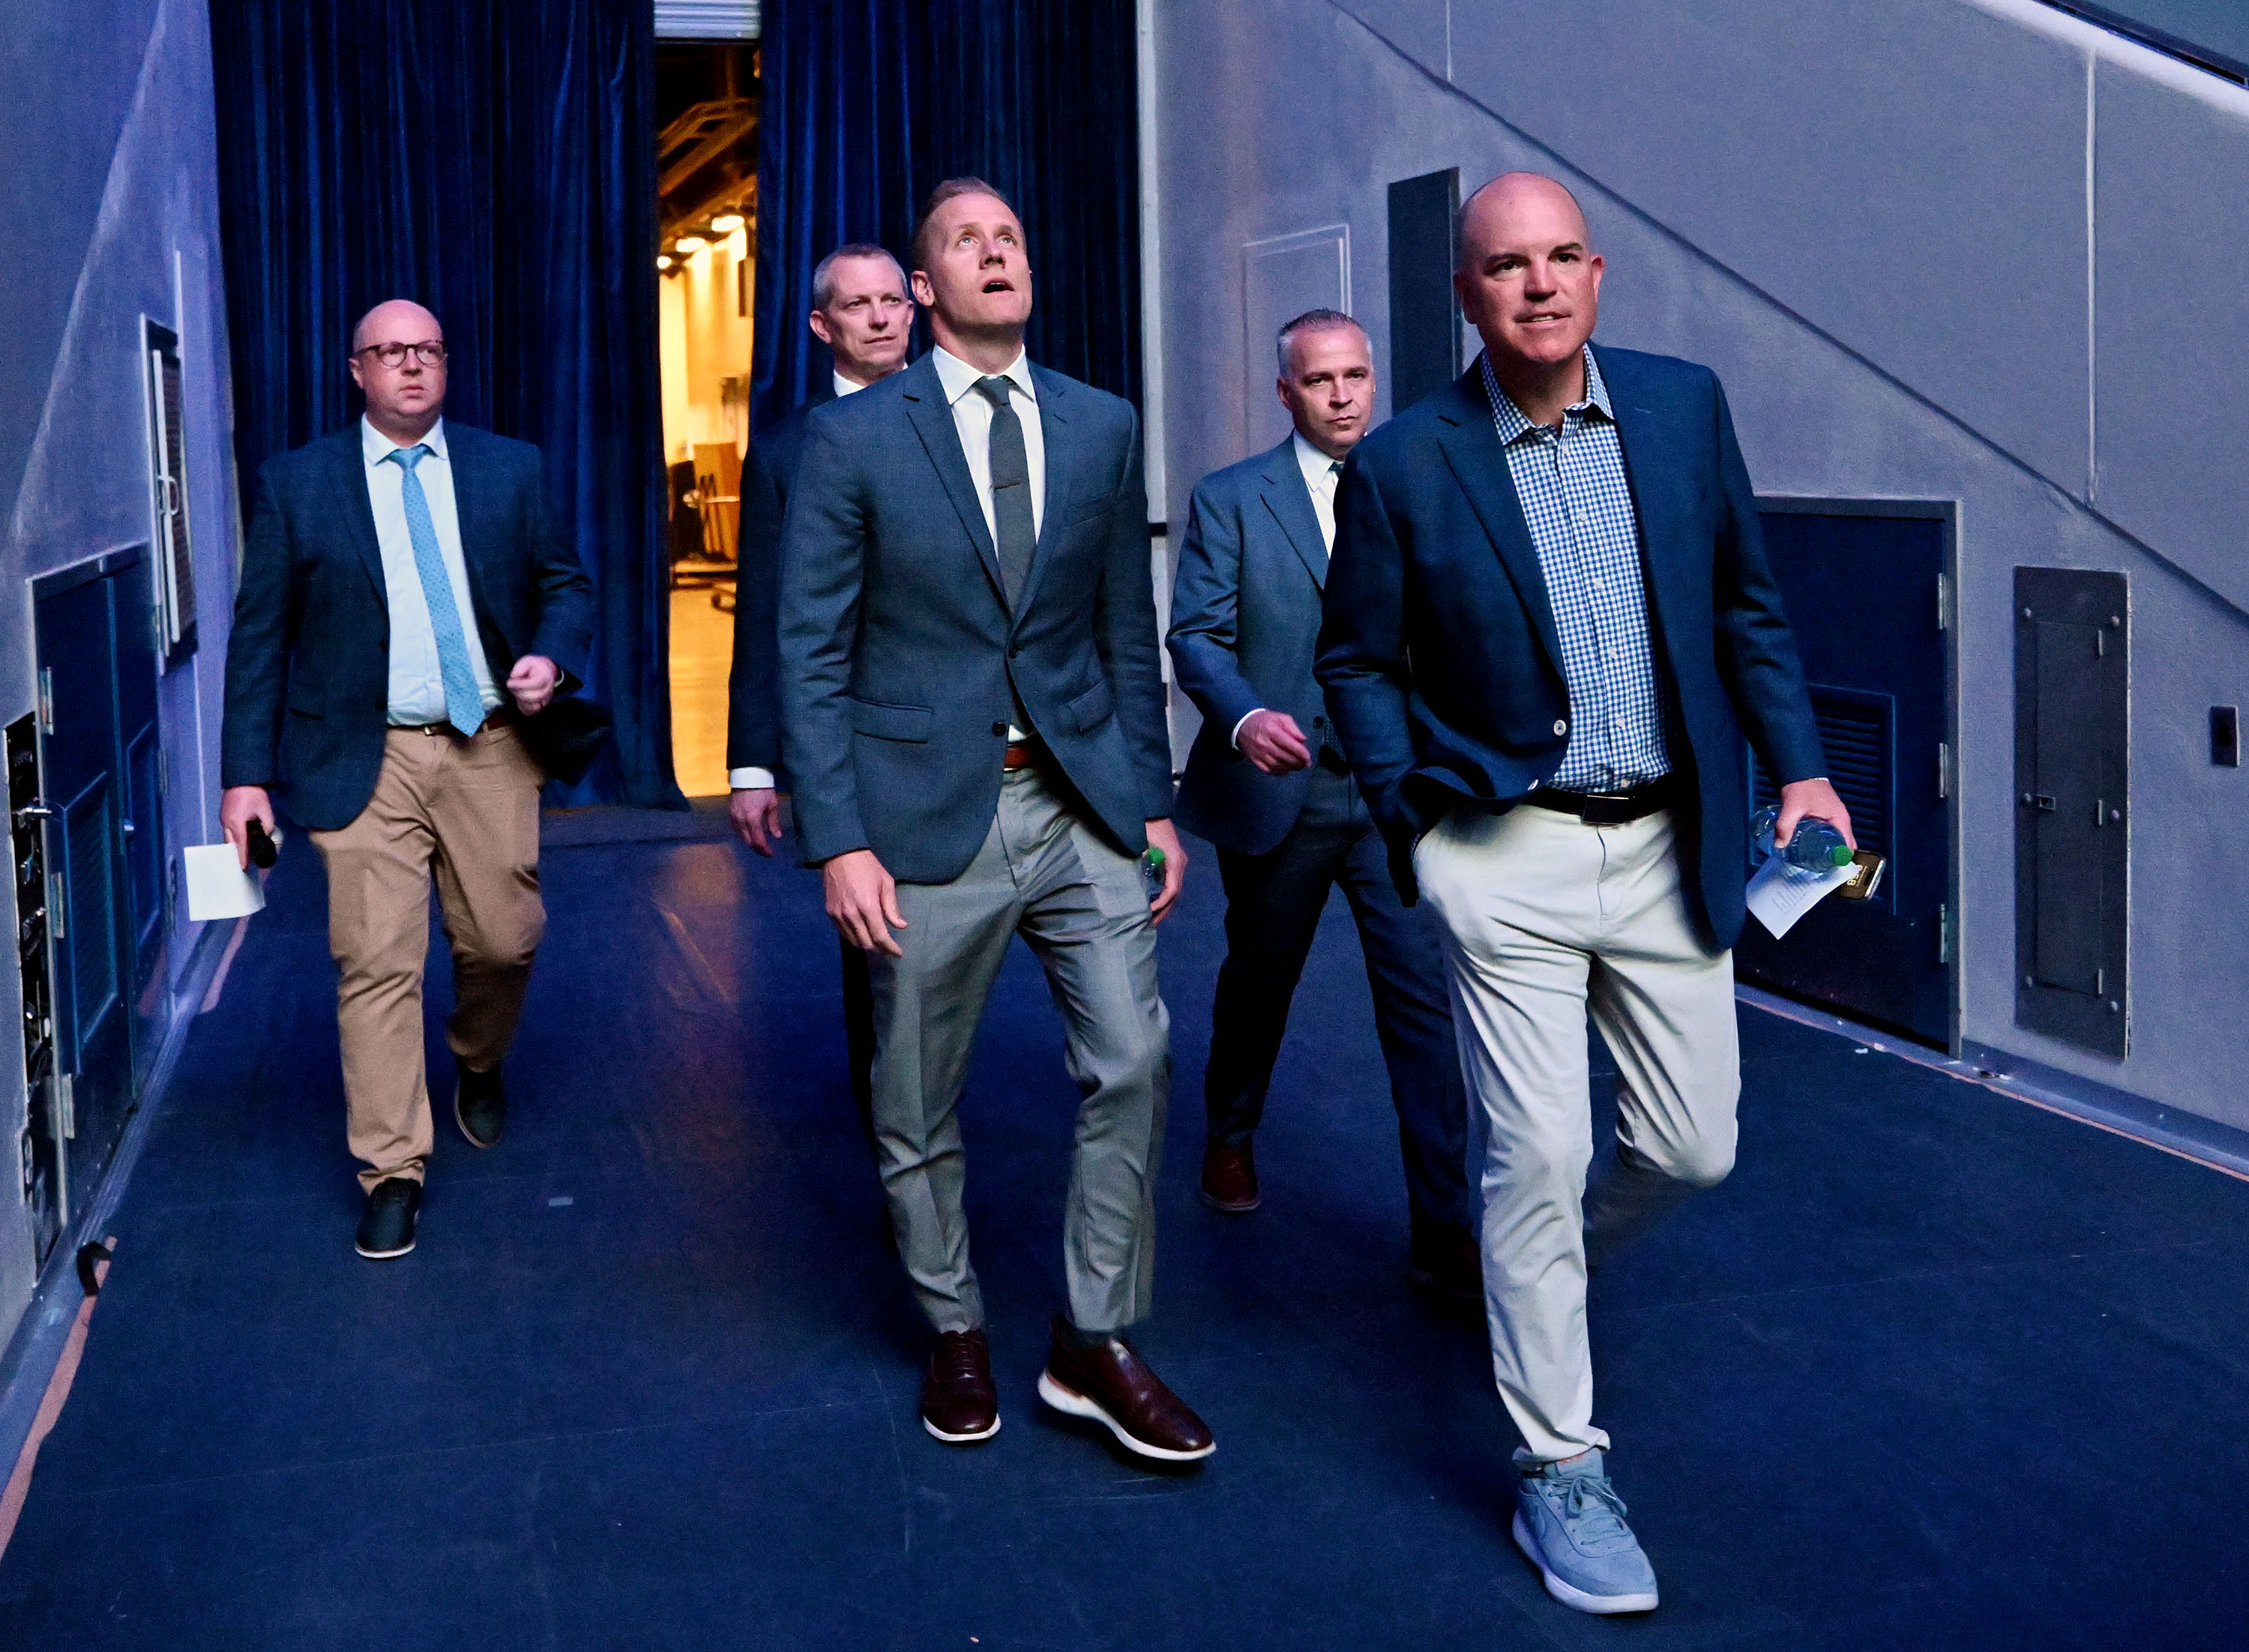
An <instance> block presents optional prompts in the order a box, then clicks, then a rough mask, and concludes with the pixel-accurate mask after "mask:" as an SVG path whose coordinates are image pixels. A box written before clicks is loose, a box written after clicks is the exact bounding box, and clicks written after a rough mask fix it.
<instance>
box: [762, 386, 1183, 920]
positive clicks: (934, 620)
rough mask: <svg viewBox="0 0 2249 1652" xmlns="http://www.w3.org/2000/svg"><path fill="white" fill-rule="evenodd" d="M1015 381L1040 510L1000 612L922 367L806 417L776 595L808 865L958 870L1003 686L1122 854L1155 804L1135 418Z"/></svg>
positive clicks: (980, 534)
mask: <svg viewBox="0 0 2249 1652" xmlns="http://www.w3.org/2000/svg"><path fill="white" fill-rule="evenodd" d="M1031 372H1032V377H1033V382H1034V383H1035V385H1036V387H1037V393H1038V406H1039V419H1040V428H1041V430H1042V435H1043V439H1044V442H1045V447H1046V502H1045V506H1044V510H1043V513H1042V517H1041V518H1040V532H1039V537H1038V542H1037V545H1036V548H1035V551H1034V552H1033V555H1032V558H1031V565H1030V570H1029V572H1028V575H1027V576H1026V579H1025V584H1024V588H1023V592H1022V595H1021V601H1020V603H1019V604H1018V605H1017V606H1016V607H1015V609H1014V611H1013V612H1011V611H1010V609H1009V607H1008V601H1007V600H1006V598H1005V596H1004V595H1003V594H1002V593H1003V590H1004V587H1003V586H1002V585H1001V576H1000V565H999V560H998V557H997V555H996V553H995V552H994V548H993V544H992V535H991V532H990V531H989V530H988V529H987V527H986V525H985V522H984V512H983V507H982V505H981V504H980V503H979V501H978V498H977V495H976V487H975V483H974V482H973V480H972V479H971V477H970V476H969V471H968V462H967V459H966V456H965V455H964V454H963V453H962V451H961V446H960V438H959V434H958V433H957V432H956V431H955V430H954V428H953V410H952V408H950V407H948V406H947V405H946V400H945V393H944V390H943V387H942V386H941V385H940V383H939V379H938V376H937V369H936V367H935V365H934V363H933V362H932V359H931V358H930V357H928V356H924V357H923V358H922V359H921V360H919V361H918V362H916V363H915V364H914V365H913V366H911V367H908V368H906V369H905V371H904V372H903V373H898V374H892V375H891V377H890V378H887V379H885V380H883V381H882V382H881V383H880V384H877V385H873V386H870V387H869V388H867V389H864V390H862V391H860V392H859V393H858V394H856V395H849V396H845V397H843V398H841V399H839V400H837V401H831V402H829V404H828V405H827V406H826V407H824V408H819V409H818V410H817V411H815V413H814V414H813V415H812V416H811V419H810V421H809V427H808V435H807V439H806V446H805V453H804V457H803V460H802V462H801V465H800V466H799V469H798V472H797V481H796V487H795V490H794V493H793V494H792V495H791V497H790V498H789V503H788V516H787V530H786V532H785V535H784V539H785V550H784V552H783V557H782V569H781V711H782V740H781V750H782V755H783V757H784V759H785V761H786V762H787V765H788V771H789V778H790V781H791V784H792V785H793V786H794V802H795V811H796V821H797V834H798V839H799V841H800V843H801V847H802V853H803V856H804V859H805V860H806V861H807V862H808V863H817V862H819V861H822V860H829V859H832V858H833V857H835V856H836V855H839V854H843V853H847V852H848V851H850V850H853V849H863V848H865V849H872V850H874V851H875V853H877V855H878V856H879V857H880V858H881V860H882V861H883V864H884V867H887V868H888V869H889V870H890V872H891V874H892V875H893V876H896V877H898V878H900V879H903V880H904V881H907V882H910V883H943V882H946V881H950V880H952V879H953V878H954V877H956V876H958V875H959V874H960V873H961V872H962V871H963V870H965V869H966V867H967V865H968V863H969V862H970V861H971V860H973V859H974V858H975V855H976V851H977V850H978V849H979V848H980V847H981V846H982V845H983V842H984V839H985V836H986V834H987V832H988V831H989V830H990V828H991V825H992V819H993V815H994V812H996V810H997V808H998V806H999V796H1000V776H1001V757H1002V755H1003V753H1004V751H1005V749H1006V734H1007V725H1008V716H1009V689H1010V687H1011V686H1012V688H1013V689H1014V695H1015V696H1017V697H1019V698H1020V699H1021V703H1022V706H1023V708H1024V709H1025V711H1026V712H1027V713H1028V716H1030V719H1031V721H1032V723H1033V724H1034V725H1035V728H1034V730H1033V732H1035V733H1036V734H1037V735H1038V736H1039V737H1041V738H1042V739H1043V740H1044V741H1045V742H1046V744H1047V745H1048V747H1049V750H1050V751H1052V753H1053V755H1054V758H1055V761H1056V763H1057V764H1059V766H1060V768H1061V770H1062V771H1063V774H1064V775H1065V776H1066V777H1067V778H1068V781H1069V786H1070V787H1071V788H1072V789H1073V790H1075V791H1076V793H1077V795H1078V797H1079V798H1080V799H1083V804H1084V805H1085V810H1086V814H1087V819H1089V821H1090V823H1091V824H1094V825H1096V826H1099V827H1101V828H1102V829H1104V830H1105V831H1106V833H1108V835H1109V836H1110V837H1111V839H1113V840H1115V841H1116V842H1117V844H1118V846H1119V847H1122V848H1124V849H1125V851H1127V852H1128V853H1134V854H1138V853H1140V852H1141V851H1142V850H1143V849H1145V847H1146V844H1147V837H1146V832H1145V822H1147V821H1148V820H1151V819H1161V818H1164V817H1167V816H1168V815H1169V814H1170V813H1171V812H1172V774H1171V767H1172V765H1171V747H1170V740H1169V737H1168V734H1167V732H1166V725H1165V719H1164V685H1163V677H1162V674H1161V671H1160V668H1159V662H1158V650H1159V643H1158V641H1157V633H1156V609H1155V593H1154V588H1153V584H1152V579H1151V578H1150V572H1149V563H1148V525H1147V500H1146V496H1145V490H1144V488H1143V484H1142V482H1141V475H1140V442H1139V421H1138V415H1136V414H1134V412H1133V411H1132V408H1131V405H1130V404H1129V403H1127V402H1125V401H1120V400H1118V398H1117V397H1115V396H1112V395H1109V394H1105V393H1104V392H1102V391H1099V390H1096V389H1094V388H1092V387H1090V386H1089V385H1083V384H1080V383H1078V382H1077V381H1076V380H1072V379H1067V378H1064V377H1063V375H1062V374H1058V373H1049V372H1048V371H1047V370H1046V369H1045V368H1043V367H1033V368H1032V369H1031Z"/></svg>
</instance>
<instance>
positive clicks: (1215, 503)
mask: <svg viewBox="0 0 2249 1652" xmlns="http://www.w3.org/2000/svg"><path fill="white" fill-rule="evenodd" d="M1276 343H1277V346H1278V351H1279V356H1280V360H1279V369H1280V372H1279V377H1278V378H1277V379H1276V381H1275V386H1274V388H1275V391H1276V394H1278V396H1279V397H1280V401H1281V405H1282V406H1283V407H1284V408H1288V410H1289V416H1290V422H1291V423H1292V424H1293V426H1294V427H1295V428H1293V429H1292V430H1291V431H1290V434H1289V435H1288V438H1287V439H1286V440H1284V441H1283V442H1282V443H1281V444H1280V446H1278V447H1276V448H1275V449H1272V450H1271V451H1269V452H1267V453H1261V454H1258V455H1256V456H1254V457H1251V458H1248V459H1244V460H1243V461H1241V463H1239V464H1235V465H1229V466H1228V467H1227V468H1226V469H1225V470H1220V471H1217V472H1215V473H1214V474H1213V475H1211V476H1205V477H1204V478H1203V479H1202V481H1201V482H1200V483H1198V484H1197V485H1196V487H1195V490H1194V500H1193V505H1192V506H1191V507H1190V509H1189V511H1188V514H1187V531H1186V540H1185V542H1184V544H1183V545H1182V548H1181V551H1180V566H1179V572H1178V573H1177V575H1176V576H1175V577H1174V579H1173V584H1172V631H1171V649H1172V661H1173V668H1174V670H1175V672H1176V674H1177V675H1178V677H1179V682H1180V687H1181V688H1182V689H1186V692H1187V695H1188V696H1189V697H1190V698H1191V699H1193V701H1194V703H1195V705H1196V706H1197V708H1198V709H1200V710H1201V712H1202V715H1203V724H1202V730H1201V732H1200V734H1198V735H1197V736H1196V737H1195V743H1194V749H1193V751H1192V752H1191V753H1190V754H1189V755H1188V757H1187V769H1186V777H1185V778H1184V779H1183V780H1182V781H1181V783H1180V824H1181V825H1182V826H1186V828H1187V830H1189V831H1190V832H1195V833H1200V834H1201V835H1202V836H1204V837H1206V838H1208V839H1209V840H1211V841H1212V842H1213V843H1214V844H1216V845H1217V846H1218V866H1219V874H1220V876H1221V878H1222V879H1223V880H1224V882H1225V885H1226V937H1227V950H1226V961H1225V963H1222V964H1221V965H1220V966H1219V971H1218V987H1217V991H1216V993H1215V994H1214V997H1213V999H1212V1003H1211V1032H1210V1059H1209V1061H1208V1062H1207V1064H1206V1066H1204V1069H1203V1103H1204V1110H1205V1113H1206V1115H1207V1132H1206V1141H1205V1146H1204V1149H1203V1167H1202V1198H1203V1203H1206V1204H1208V1205H1210V1206H1211V1207H1212V1208H1213V1209H1215V1210H1228V1211H1236V1212H1244V1211H1249V1210H1255V1209H1256V1208H1257V1206H1258V1204H1259V1203H1260V1190H1259V1187H1258V1181H1257V1165H1256V1159H1255V1144H1254V1133H1255V1130H1256V1128H1257V1125H1258V1122H1259V1121H1260V1120H1261V1119H1262V1116H1263V1114H1264V1110H1265V1095H1266V1091H1267V1089H1268V1088H1269V1086H1270V1085H1271V1083H1272V1080H1273V1065H1274V1062H1275V1059H1276V1058H1277V1057H1278V1055H1279V1054H1280V1049H1281V1038H1282V1033H1283V1031H1284V1030H1285V1028H1286V1027H1287V1025H1288V1019H1289V1004H1290V999H1291V997H1294V995H1295V993H1296V982H1297V979H1298V977H1300V976H1301V975H1302V974H1303V968H1304V960H1305V958H1306V956H1308V955H1309V954H1310V951H1311V946H1312V937H1313V935H1314V934H1315V932H1316V931H1317V929H1318V927H1319V921H1320V914H1321V912H1322V911H1323V910H1324V908H1325V907H1326V905H1327V900H1328V891H1329V890H1330V889H1331V888H1334V887H1336V886H1338V885H1340V886H1341V887H1342V888H1343V891H1344V894H1345V898H1346V899H1348V900H1349V901H1350V902H1351V915H1352V917H1353V918H1354V919H1355V920H1356V921H1357V922H1358V935H1359V945H1360V949H1361V951H1363V952H1364V953H1365V958H1366V976H1367V983H1368V984H1369V985H1370V986H1371V987H1372V989H1373V993H1374V1017H1375V1026H1376V1029H1377V1032H1379V1036H1380V1038H1381V1041H1382V1053H1383V1057H1384V1059H1385V1060H1386V1062H1387V1063H1388V1065H1389V1069H1390V1094H1391V1100H1392V1101H1393V1103H1394V1104H1395V1106H1396V1107H1397V1110H1398V1134H1399V1140H1400V1144H1401V1146H1402V1148H1403V1149H1404V1155H1405V1163H1406V1199H1407V1206H1408V1210H1409V1211H1410V1215H1411V1226H1410V1233H1411V1245H1410V1248H1409V1252H1408V1262H1407V1271H1408V1277H1409V1278H1411V1279H1412V1280H1413V1282H1414V1283H1415V1284H1416V1285H1420V1287H1421V1288H1423V1289H1425V1290H1428V1291H1432V1292H1435V1293H1437V1294H1439V1295H1441V1296H1443V1297H1446V1298H1448V1299H1453V1300H1455V1301H1464V1302H1471V1303H1472V1302H1480V1301H1481V1300H1482V1296H1483V1285H1482V1279H1481V1278H1480V1277H1479V1273H1478V1266H1477V1257H1476V1250H1475V1244H1474V1242H1473V1241H1472V1240H1471V1239H1470V1237H1469V1236H1468V1183H1467V1178H1466V1169H1465V1166H1466V1162H1467V1151H1468V1148H1467V1130H1468V1103H1467V1099H1466V1096H1465V1094H1464V1093H1463V1092H1462V1086H1461V1066H1460V1058H1459V1056H1458V1055H1457V1054H1456V1053H1455V1050H1454V1047H1453V1021H1452V1012H1451V1008H1450V1001H1449V993H1448V989H1447V987H1446V984H1445V963H1444V956H1443V953H1442V950H1441V945H1440V943H1439V939H1438V936H1437V933H1436V929H1435V926H1434V923H1433V922H1432V920H1431V919H1430V916H1429V915H1428V914H1427V912H1414V911H1411V910H1409V909H1408V908H1406V906H1405V905H1403V904H1402V903H1401V902H1400V900H1399V897H1398V892H1397V889H1396V888H1395V887H1394V886H1393V883H1392V881H1391V878H1390V874H1389V872H1388V870H1387V868H1386V857H1385V853H1384V849H1383V842H1382V834H1381V833H1380V832H1379V831H1378V830H1377V829H1376V827H1375V826H1374V822H1373V820H1372V818H1371V817H1370V816H1369V815H1368V813H1367V812H1366V806H1365V804H1364V803H1363V802H1362V801H1361V800H1360V799H1359V795H1358V785H1357V784H1356V783H1355V782H1354V781H1353V780H1352V779H1351V770H1350V765H1349V764H1347V763H1345V760H1344V753H1343V745H1342V742H1341V741H1340V739H1339V738H1338V737H1337V735H1336V733H1335V730H1333V729H1332V728H1331V726H1330V724H1329V722H1328V718H1327V715H1326V712H1325V709H1324V707H1323V706H1322V704H1321V701H1320V688H1319V684H1318V683H1317V682H1314V681H1313V680H1312V653H1313V648H1314V646H1315V644H1316V643H1317V641H1318V636H1319V628H1320V591H1321V587H1322V586H1324V585H1325V584H1326V582H1327V577H1328V551H1329V546H1330V545H1331V542H1332V541H1333V539H1334V538H1335V489H1336V482H1337V479H1338V476H1340V475H1341V473H1342V470H1343V460H1344V458H1345V456H1346V455H1347V454H1349V453H1350V452H1351V449H1353V448H1354V447H1356V446H1357V445H1358V442H1359V440H1360V438H1361V437H1363V436H1364V435H1365V434H1366V432H1367V430H1368V428H1370V426H1371V423H1372V418H1373V414H1374V388H1375V385H1374V360H1373V355H1372V351H1371V350H1370V348H1369V346H1368V344H1367V339H1366V333H1365V331H1364V330H1363V329H1362V328H1361V327H1360V326H1359V325H1358V323H1357V322H1356V321H1353V320H1352V319H1351V318H1350V317H1349V316H1347V315H1345V314H1343V313H1342V312H1339V311H1335V310H1314V311H1310V312H1307V313H1305V314H1303V315H1301V316H1298V317H1296V319H1294V320H1292V321H1290V322H1289V323H1288V325H1287V326H1283V328H1282V329H1281V332H1280V336H1279V339H1277V341H1276Z"/></svg>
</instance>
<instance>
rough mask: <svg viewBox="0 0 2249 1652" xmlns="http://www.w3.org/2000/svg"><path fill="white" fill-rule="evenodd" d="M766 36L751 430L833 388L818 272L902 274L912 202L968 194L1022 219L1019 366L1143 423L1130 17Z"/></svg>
mask: <svg viewBox="0 0 2249 1652" xmlns="http://www.w3.org/2000/svg"><path fill="white" fill-rule="evenodd" d="M764 18H765V23H764V28H765V42H764V46H763V66H762V69H761V71H760V77H761V87H762V89H761V92H760V127H759V154H758V289H757V334H756V338H757V342H756V360H755V366H754V380H753V394H754V396H755V407H754V416H755V418H756V420H757V422H759V423H761V424H762V423H767V422H771V421H773V420H774V419H777V418H779V417H781V415H784V414H786V413H787V411H788V410H789V409H790V408H794V407H795V406H796V405H797V404H798V403H800V402H801V401H803V400H804V398H805V396H806V395H807V394H808V392H809V391H810V389H811V387H813V386H814V385H815V384H816V383H818V382H819V381H820V380H821V378H822V375H824V374H827V373H828V371H829V362H828V353H827V351H826V350H825V349H823V348H822V347H821V346H820V345H819V344H818V343H817V342H816V341H815V339H813V338H812V336H811V333H810V332H809V331H808V329H807V327H806V326H805V321H804V318H805V314H806V312H808V310H809V309H810V308H811V301H812V269H813V266H814V265H815V264H817V263H818V262H819V261H820V259H821V258H822V257H823V256H824V255H825V254H826V253H827V252H829V250H831V249H833V248H834V247H836V246H838V245H840V244H841V243H844V242H847V241H875V242H880V243H882V244H884V245H885V246H887V247H889V248H890V249H891V250H892V251H893V252H895V253H897V254H898V256H899V257H900V259H901V260H902V261H903V260H904V257H905V253H906V249H907V243H908V242H909V240H910V239H911V236H912V234H913V221H914V215H915V213H916V212H917V211H918V210H919V209H920V206H921V202H922V200H923V198H924V197H925V195H927V194H928V193H929V191H930V189H932V187H933V186H934V185H935V184H937V183H938V182H940V181H941V180H943V179H946V178H948V177H955V176H959V175H972V176H975V177H980V178H982V179H984V180H985V181H986V182H989V183H991V184H993V185H994V187H996V188H997V189H1001V191H1002V192H1004V193H1005V194H1006V195H1007V196H1008V199H1009V200H1011V201H1013V202H1014V204H1015V209H1016V210H1017V211H1018V212H1020V213H1021V215H1022V219H1023V230H1024V233H1025V235H1026V236H1027V237H1028V245H1029V252H1030V261H1031V267H1032V270H1033V271H1034V293H1035V302H1034V305H1033V307H1032V310H1031V326H1030V337H1029V339H1028V348H1029V350H1030V354H1031V359H1032V360H1035V361H1037V362H1039V363H1040V364H1042V366H1045V367H1053V368H1056V369H1057V370H1058V371H1060V372H1063V373H1067V374H1070V375H1071V376H1072V377H1074V378H1078V379H1083V380H1086V381H1087V382H1088V383H1090V384H1095V385H1098V386H1099V387H1101V388H1103V389H1104V390H1111V391H1114V392H1115V393H1116V394H1118V395H1121V396H1125V397H1126V398H1127V399H1129V400H1131V401H1134V402H1135V403H1136V404H1137V402H1138V400H1139V394H1140V163H1139V101H1138V95H1137V92H1136V88H1135V78H1134V68H1135V63H1136V45H1135V33H1134V25H1133V8H1132V0H766V3H765V8H764Z"/></svg>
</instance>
